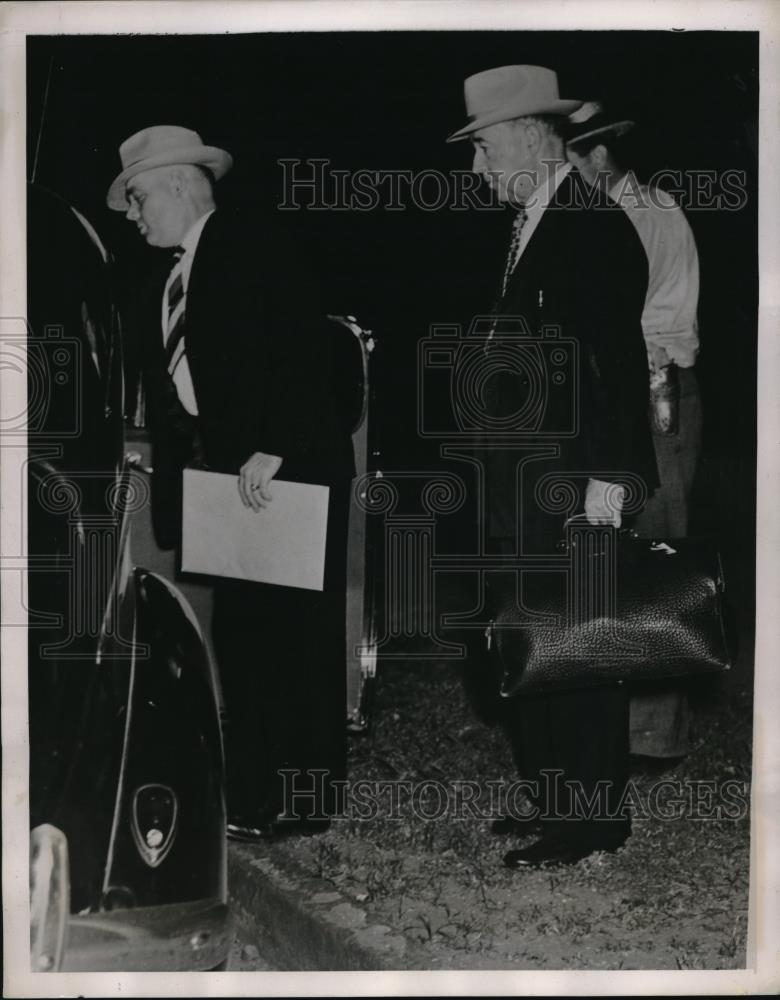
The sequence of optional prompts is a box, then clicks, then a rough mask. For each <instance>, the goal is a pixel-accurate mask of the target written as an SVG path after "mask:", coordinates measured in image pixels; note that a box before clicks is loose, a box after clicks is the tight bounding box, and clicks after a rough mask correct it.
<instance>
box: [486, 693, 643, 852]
mask: <svg viewBox="0 0 780 1000" xmlns="http://www.w3.org/2000/svg"><path fill="white" fill-rule="evenodd" d="M503 726H504V731H505V733H506V736H507V739H508V740H509V743H510V746H511V748H512V755H513V758H514V761H515V764H516V766H517V768H518V771H519V772H520V774H521V776H522V777H523V778H524V779H525V780H526V781H528V782H531V783H532V785H535V786H536V788H537V793H536V794H535V795H530V796H529V798H531V801H532V804H533V805H534V806H535V807H536V808H537V809H538V810H539V814H538V815H539V818H540V819H541V820H542V824H543V826H544V829H545V832H546V833H548V834H550V835H552V836H555V837H556V838H558V839H561V840H565V841H567V842H574V843H577V844H585V845H588V846H590V847H593V848H605V849H606V848H609V847H614V846H617V845H619V844H621V843H622V842H623V841H624V840H625V839H626V837H627V836H628V835H629V833H630V830H631V823H630V819H629V818H628V817H627V815H626V814H625V810H621V808H620V805H621V798H622V796H623V795H624V793H625V788H626V784H627V782H628V699H627V697H626V694H625V691H624V689H623V687H621V686H618V685H614V686H610V687H599V688H593V689H591V690H581V691H561V692H555V693H552V694H538V695H525V696H523V697H517V698H513V699H510V700H509V701H508V702H507V703H506V706H505V709H504V714H503Z"/></svg>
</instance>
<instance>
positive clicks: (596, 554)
mask: <svg viewBox="0 0 780 1000" xmlns="http://www.w3.org/2000/svg"><path fill="white" fill-rule="evenodd" d="M501 576H502V577H503V579H504V581H505V583H504V585H502V586H500V587H499V588H498V591H497V593H496V595H495V598H494V600H493V602H492V603H493V608H494V620H493V621H492V622H491V625H490V627H489V629H488V631H487V636H488V646H489V647H491V648H494V649H495V650H496V652H497V654H498V656H499V657H500V660H501V664H502V668H503V682H502V687H501V694H502V695H503V696H505V697H512V696H515V695H522V694H526V693H528V694H530V693H533V692H542V691H554V690H568V689H574V688H578V687H592V686H595V685H598V684H603V683H605V682H615V681H628V680H631V681H645V680H659V679H663V678H673V677H683V676H687V675H691V674H703V673H716V672H718V671H722V670H727V669H728V668H729V667H730V665H731V664H730V657H729V651H728V648H727V644H726V637H725V630H724V620H723V609H722V596H723V590H724V581H723V574H722V570H721V564H720V557H719V554H718V551H717V549H716V548H715V546H714V545H713V544H712V543H711V542H708V541H706V540H700V539H690V538H685V539H675V540H666V541H664V542H657V541H650V540H647V539H639V538H636V537H633V536H631V535H629V534H627V533H625V532H623V533H621V532H617V531H615V529H613V528H604V527H593V528H590V527H582V526H578V527H577V528H576V529H573V530H572V531H571V532H570V533H569V536H568V540H567V545H566V547H565V548H564V552H563V556H562V557H561V561H560V563H559V564H558V566H557V567H556V568H555V569H554V570H552V569H541V570H539V569H533V570H530V571H529V570H523V571H522V573H520V574H517V575H516V576H515V578H514V579H513V578H512V575H510V574H501Z"/></svg>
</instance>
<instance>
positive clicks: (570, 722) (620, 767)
mask: <svg viewBox="0 0 780 1000" xmlns="http://www.w3.org/2000/svg"><path fill="white" fill-rule="evenodd" d="M526 509H527V510H531V509H532V508H531V507H530V505H529V506H527V507H526ZM556 537H558V536H556V533H555V532H552V531H551V530H550V529H549V519H548V520H542V519H539V521H538V523H535V524H534V523H532V524H531V525H530V527H529V530H527V532H526V543H527V544H526V550H536V551H538V552H545V551H546V552H552V551H554V544H555V541H556ZM494 544H495V546H496V549H497V551H499V552H504V553H505V554H506V553H511V552H512V551H514V547H515V542H514V539H495V540H494ZM488 600H490V598H488ZM497 714H498V717H499V719H500V720H501V724H502V727H503V730H504V733H505V734H506V737H507V740H508V742H509V745H510V747H511V749H512V755H513V759H514V762H515V765H516V767H517V769H518V772H519V774H520V777H521V778H522V779H524V780H525V781H527V782H529V783H530V786H531V787H532V788H533V787H535V788H536V794H535V795H532V796H530V797H531V799H532V802H533V805H534V806H535V807H536V808H537V809H538V811H539V812H538V815H539V818H540V819H541V820H542V823H543V826H544V829H545V833H546V834H549V835H551V836H554V837H556V838H558V839H561V840H565V841H567V842H573V843H577V844H582V845H586V846H589V847H592V848H593V849H598V848H604V849H606V848H610V847H615V846H617V845H619V844H621V843H622V842H623V841H624V840H625V839H626V837H628V835H629V834H630V832H631V821H630V818H629V817H628V816H627V814H626V811H625V810H623V809H621V808H620V804H621V799H622V797H623V796H624V794H625V790H626V785H627V783H628V776H629V770H628V733H629V700H628V697H627V695H626V693H625V690H624V688H623V687H622V686H621V685H617V684H612V685H605V686H600V687H596V688H589V689H587V688H586V689H578V690H572V691H556V692H551V693H548V694H536V695H519V696H516V697H514V698H509V699H507V700H506V701H503V702H502V703H501V704H500V706H499V709H498V713H497Z"/></svg>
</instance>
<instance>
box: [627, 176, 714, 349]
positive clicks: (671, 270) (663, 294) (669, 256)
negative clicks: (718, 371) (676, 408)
mask: <svg viewBox="0 0 780 1000" xmlns="http://www.w3.org/2000/svg"><path fill="white" fill-rule="evenodd" d="M608 193H609V196H610V197H611V198H612V199H613V201H616V202H617V203H618V204H619V205H620V206H621V207H622V208H623V210H624V211H625V212H626V214H627V215H628V217H629V218H630V219H631V222H632V223H633V224H634V227H635V229H636V231H637V233H638V234H639V238H640V240H641V241H642V246H643V247H644V248H645V253H646V254H647V260H648V264H649V269H650V274H649V281H648V286H647V296H646V298H645V307H644V310H643V312H642V332H643V333H644V336H645V342H646V344H647V345H648V347H650V346H651V345H656V346H658V347H662V348H664V350H665V351H666V353H667V354H668V355H669V357H670V359H671V360H672V361H674V362H675V364H677V365H678V366H679V367H680V368H690V367H692V366H693V364H694V362H695V361H696V356H697V355H698V353H699V332H698V324H697V320H696V308H697V305H698V302H699V255H698V253H697V251H696V241H695V240H694V238H693V233H692V232H691V227H690V226H689V225H688V220H687V219H686V218H685V215H684V213H683V211H682V209H681V208H680V206H679V205H678V204H677V203H676V202H675V200H674V198H672V196H671V195H670V194H669V193H668V192H666V191H664V190H662V189H661V188H657V187H655V188H653V190H652V191H650V189H649V188H648V187H647V185H645V184H638V183H637V181H636V178H635V177H634V176H633V175H632V174H627V175H626V176H625V177H623V178H621V179H620V180H619V181H617V182H616V183H615V184H613V185H612V187H611V188H610V189H609V192H608Z"/></svg>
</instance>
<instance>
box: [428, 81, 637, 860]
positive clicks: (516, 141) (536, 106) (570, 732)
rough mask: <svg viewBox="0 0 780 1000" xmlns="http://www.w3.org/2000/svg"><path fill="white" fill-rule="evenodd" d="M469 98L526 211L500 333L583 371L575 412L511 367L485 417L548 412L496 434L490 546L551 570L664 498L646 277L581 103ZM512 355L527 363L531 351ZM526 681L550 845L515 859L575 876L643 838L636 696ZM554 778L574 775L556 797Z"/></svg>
mask: <svg viewBox="0 0 780 1000" xmlns="http://www.w3.org/2000/svg"><path fill="white" fill-rule="evenodd" d="M465 98H466V109H467V111H468V113H469V117H470V121H469V123H468V124H467V125H465V126H464V127H463V128H461V129H459V130H458V131H457V132H455V133H453V134H452V135H451V136H450V137H449V140H448V141H450V142H454V141H457V140H461V139H469V140H471V142H472V144H473V147H474V160H473V170H474V171H475V172H476V173H478V174H480V175H482V176H483V177H484V178H485V180H486V181H487V183H488V184H489V185H490V186H491V188H492V189H493V190H494V191H495V192H496V194H497V196H498V198H499V200H500V201H502V202H504V203H505V204H507V205H508V206H509V207H510V208H511V209H513V211H514V218H513V222H512V230H511V237H510V240H509V251H508V254H507V260H506V264H505V267H504V271H503V274H502V275H501V277H500V282H499V285H498V296H497V300H498V301H497V305H496V307H495V323H494V330H499V329H500V328H501V319H502V317H522V318H523V320H524V321H525V323H526V324H527V327H528V330H529V332H530V335H531V337H530V338H529V341H530V342H531V343H533V342H535V343H539V340H538V339H537V338H541V336H542V330H543V328H548V329H549V328H550V327H557V328H558V329H559V330H560V336H561V337H562V338H565V339H566V340H567V341H568V342H569V343H571V342H572V341H574V342H575V343H576V345H577V349H578V350H577V353H578V356H579V358H580V359H581V361H580V364H579V368H578V371H577V372H576V377H575V379H574V382H575V383H576V385H577V386H578V388H579V395H578V397H577V402H576V404H575V402H574V398H575V397H573V396H572V394H571V393H568V394H567V393H566V392H563V391H560V390H558V389H557V388H556V385H553V384H552V381H551V382H550V383H545V384H544V385H542V386H536V385H533V384H531V383H532V380H531V379H529V377H528V375H527V368H528V366H527V365H523V364H512V363H511V360H510V362H509V363H507V364H506V365H504V366H502V364H501V356H502V355H501V352H500V351H496V358H497V361H496V365H494V367H497V368H498V369H500V370H499V371H497V373H496V374H495V375H494V376H493V377H490V378H488V379H486V380H485V386H484V390H485V397H484V398H485V409H486V411H487V412H488V413H490V414H491V415H492V416H493V417H495V418H496V419H498V420H499V422H500V421H501V420H503V421H504V422H506V418H507V417H508V415H511V414H515V413H524V412H530V411H532V410H539V404H538V401H537V400H535V398H534V393H536V394H537V396H538V397H539V398H540V399H541V400H542V404H541V410H540V412H539V413H538V419H537V422H536V423H535V424H534V426H533V428H532V429H531V431H530V433H529V432H528V431H527V430H526V429H525V428H523V431H524V433H523V438H522V443H521V444H519V445H518V446H517V447H516V448H513V447H509V446H507V444H506V441H502V442H501V445H502V446H501V447H497V446H496V445H497V442H491V438H490V427H491V426H496V424H495V422H494V423H493V424H491V423H490V422H489V421H488V422H487V429H486V431H485V438H486V440H485V442H484V448H483V453H482V457H483V465H484V477H485V490H486V508H487V524H486V536H487V537H488V538H490V539H491V540H492V545H493V547H494V548H495V549H496V550H497V551H498V552H501V553H503V554H505V555H506V556H509V557H511V556H512V555H513V554H520V555H532V554H533V555H545V554H552V553H554V551H555V546H556V542H557V541H558V540H559V539H560V538H561V536H562V533H563V521H564V519H565V518H566V517H567V516H572V515H575V514H577V513H578V512H583V513H584V515H585V518H586V519H587V522H588V523H589V524H593V525H597V524H613V525H616V526H619V525H620V522H621V497H622V494H621V489H620V487H619V486H618V487H617V488H615V487H616V481H618V482H619V481H620V479H621V477H625V476H626V475H627V474H628V475H631V476H633V477H641V478H642V479H644V481H645V483H646V484H647V486H648V489H652V488H653V487H654V486H655V483H656V468H655V460H654V455H653V447H652V441H651V437H650V428H649V423H648V417H647V374H646V371H647V364H646V357H645V351H644V342H643V339H642V326H641V317H642V307H643V304H644V297H645V291H646V288H647V262H646V260H645V256H644V252H643V250H642V245H641V243H640V242H639V239H638V237H637V235H636V232H635V230H634V228H633V226H632V225H631V223H630V222H629V221H628V219H627V218H626V216H625V214H624V213H623V212H621V211H620V210H619V209H618V208H617V206H615V205H614V204H612V203H610V202H609V200H608V199H607V198H606V197H605V196H604V195H603V194H602V193H601V192H598V191H595V192H594V191H592V190H591V188H590V186H589V185H588V184H586V182H585V181H584V179H583V178H582V177H581V176H580V175H579V173H578V172H577V171H576V170H575V169H573V168H572V166H571V164H569V163H567V161H566V151H565V144H564V129H565V127H566V116H567V115H569V114H571V113H572V112H573V111H575V110H576V109H577V108H578V107H579V106H580V103H581V102H579V101H574V100H565V99H562V98H561V97H560V95H559V92H558V81H557V77H556V75H555V73H554V72H553V71H552V70H550V69H546V68H544V67H541V66H501V67H498V68H497V69H490V70H486V71H485V72H482V73H477V74H476V75H475V76H471V77H469V78H468V79H467V80H466V82H465ZM531 338H534V340H533V341H531ZM497 343H500V336H499V335H498V334H496V336H495V337H493V336H492V335H491V337H490V338H488V341H487V343H486V347H485V350H486V353H487V354H488V356H489V354H490V352H491V350H494V349H495V345H496V344H497ZM501 347H502V350H506V349H507V348H506V345H505V344H503V343H502V344H501ZM511 350H514V351H515V352H517V351H519V350H520V348H519V347H518V344H517V341H515V344H514V347H513V348H511ZM521 353H522V352H521ZM573 356H574V355H573ZM572 410H576V412H574V413H572V412H570V411H572ZM572 418H574V423H572ZM572 427H575V428H576V429H575V430H572ZM534 451H535V452H536V454H530V453H532V452H534ZM529 457H530V460H529ZM550 475H554V476H556V477H558V478H560V479H563V480H565V481H566V482H567V483H569V484H571V486H572V496H573V497H575V498H576V499H573V502H572V505H571V509H569V510H566V511H563V512H557V513H552V512H551V511H550V510H549V509H544V508H543V506H542V504H541V503H540V500H539V496H540V490H541V488H542V483H543V477H545V476H550ZM542 492H543V491H542ZM478 666H479V665H476V664H475V667H478ZM512 669H514V670H515V671H516V675H515V677H514V680H515V681H516V680H517V674H519V672H520V671H521V670H522V664H516V665H513V666H512V668H511V669H510V670H509V674H510V676H506V677H505V678H504V684H503V687H502V694H503V695H504V696H505V699H504V701H503V704H502V706H501V707H502V712H501V717H502V724H503V727H504V731H505V733H506V736H507V738H508V740H509V743H510V745H511V747H512V751H513V756H514V758H515V762H516V764H517V766H518V769H519V771H520V773H521V776H522V777H523V778H525V779H526V780H528V781H529V782H530V783H531V785H532V787H534V788H535V792H536V794H534V795H533V796H532V804H533V805H534V806H535V808H536V809H537V810H538V813H537V815H538V818H539V819H540V821H541V822H540V824H539V832H541V838H540V839H538V840H537V841H535V842H534V843H532V844H531V845H530V846H528V847H525V848H521V849H516V850H512V851H509V852H508V853H507V854H506V855H505V858H504V863H505V864H506V865H507V866H508V867H510V868H525V867H540V866H546V865H550V864H572V863H575V862H577V861H578V860H579V859H580V858H583V857H585V856H587V855H588V854H590V853H592V852H593V851H597V850H616V849H617V848H618V847H620V846H621V845H622V844H623V843H624V842H625V840H626V838H627V837H628V835H629V833H630V820H629V818H628V817H627V816H626V815H625V811H624V810H623V809H621V808H620V800H621V797H622V795H623V790H624V789H625V786H626V783H627V780H628V705H627V699H626V697H625V694H624V692H623V689H622V687H620V686H619V685H617V684H612V685H604V686H600V687H595V688H590V689H583V690H575V691H569V690H567V691H560V692H555V693H551V694H543V695H523V696H520V695H517V694H516V684H513V677H512V676H511V672H512ZM551 773H553V774H555V773H559V774H560V781H559V782H553V783H552V786H551V784H550V782H549V781H548V780H547V779H548V776H549V774H551ZM600 788H605V789H606V790H607V793H606V798H605V800H604V802H603V803H602V805H603V806H604V808H602V809H601V810H599V809H597V810H596V811H595V813H594V814H592V815H590V816H588V815H585V814H580V813H579V812H578V804H579V803H581V802H582V801H593V800H594V796H595V799H596V800H598V792H599V789H600ZM518 826H519V827H520V831H522V829H523V827H522V825H521V824H517V823H514V822H513V821H512V817H509V818H508V819H507V820H505V821H500V822H499V823H498V824H494V828H495V829H496V832H505V833H506V832H519V831H518ZM525 829H526V832H528V825H527V824H526V827H525Z"/></svg>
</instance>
